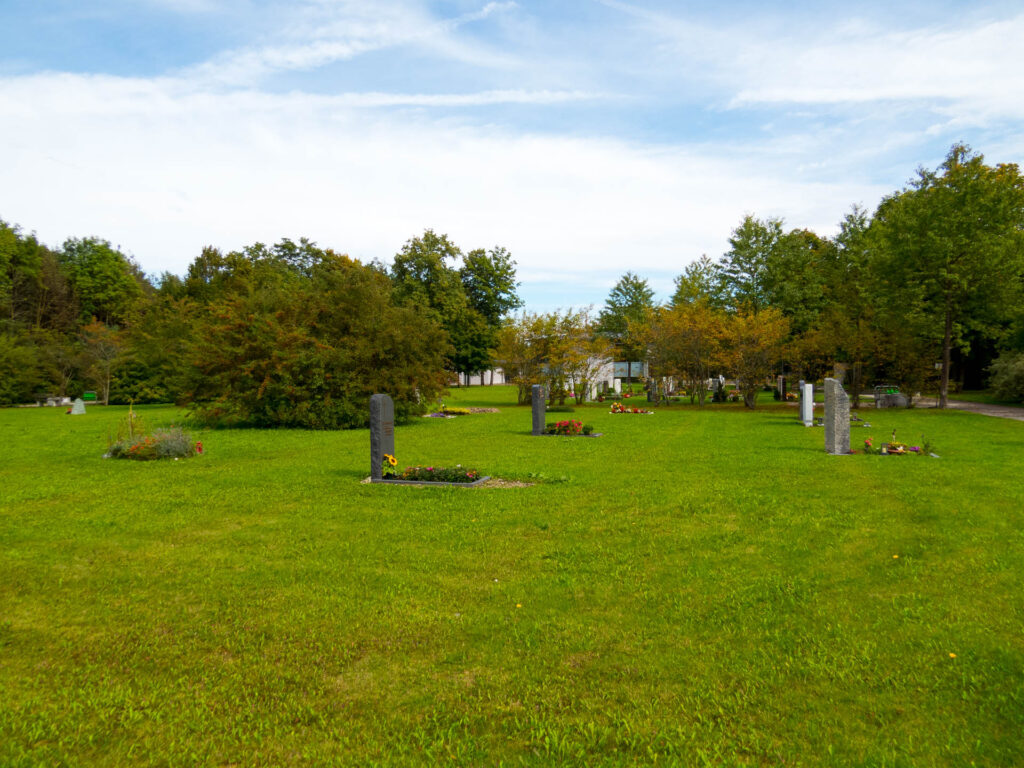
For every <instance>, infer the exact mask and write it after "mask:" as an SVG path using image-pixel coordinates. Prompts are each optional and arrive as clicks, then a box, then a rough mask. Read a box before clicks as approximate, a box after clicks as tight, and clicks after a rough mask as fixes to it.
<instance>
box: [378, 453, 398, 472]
mask: <svg viewBox="0 0 1024 768" xmlns="http://www.w3.org/2000/svg"><path fill="white" fill-rule="evenodd" d="M397 466H398V459H396V458H395V457H394V456H392V455H391V454H390V453H385V454H384V458H383V459H382V460H381V462H380V476H381V477H394V476H395V467H397Z"/></svg>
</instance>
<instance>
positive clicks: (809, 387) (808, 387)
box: [800, 381, 814, 427]
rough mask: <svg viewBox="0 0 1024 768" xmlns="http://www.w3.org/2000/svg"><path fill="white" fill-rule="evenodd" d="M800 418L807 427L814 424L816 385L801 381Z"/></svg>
mask: <svg viewBox="0 0 1024 768" xmlns="http://www.w3.org/2000/svg"><path fill="white" fill-rule="evenodd" d="M800 420H801V421H802V422H803V423H804V426H805V427H813V426H814V385H813V384H809V383H805V382H803V381H801V382H800Z"/></svg>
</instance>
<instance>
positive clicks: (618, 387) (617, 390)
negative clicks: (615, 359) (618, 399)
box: [615, 379, 622, 395]
mask: <svg viewBox="0 0 1024 768" xmlns="http://www.w3.org/2000/svg"><path fill="white" fill-rule="evenodd" d="M615 394H616V395H621V394H622V379H616V380H615Z"/></svg>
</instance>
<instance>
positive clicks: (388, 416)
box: [370, 395, 395, 480]
mask: <svg viewBox="0 0 1024 768" xmlns="http://www.w3.org/2000/svg"><path fill="white" fill-rule="evenodd" d="M384 454H389V455H391V456H394V455H395V403H394V401H393V400H392V399H391V397H390V396H388V395H373V396H371V397H370V477H371V478H372V479H373V480H380V479H381V478H382V477H383V463H384Z"/></svg>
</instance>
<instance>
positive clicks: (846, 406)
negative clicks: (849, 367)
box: [825, 379, 850, 456]
mask: <svg viewBox="0 0 1024 768" xmlns="http://www.w3.org/2000/svg"><path fill="white" fill-rule="evenodd" d="M825 452H826V453H830V454H832V455H833V456H843V455H845V454H848V453H849V452H850V398H849V397H847V396H846V392H845V390H844V389H843V385H842V384H840V383H839V382H838V381H837V380H836V379H825Z"/></svg>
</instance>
